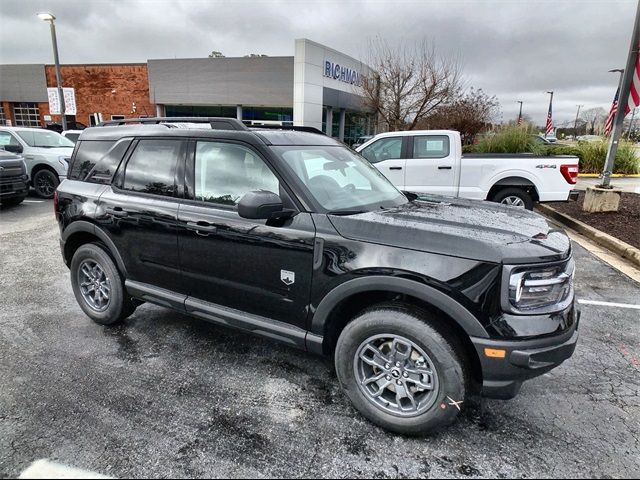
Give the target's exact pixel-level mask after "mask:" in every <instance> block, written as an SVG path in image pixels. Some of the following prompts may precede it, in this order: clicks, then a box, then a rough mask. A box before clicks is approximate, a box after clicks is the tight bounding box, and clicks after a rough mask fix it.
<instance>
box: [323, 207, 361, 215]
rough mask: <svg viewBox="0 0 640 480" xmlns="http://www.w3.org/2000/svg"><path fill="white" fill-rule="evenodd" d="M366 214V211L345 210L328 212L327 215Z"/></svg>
mask: <svg viewBox="0 0 640 480" xmlns="http://www.w3.org/2000/svg"><path fill="white" fill-rule="evenodd" d="M366 212H368V210H349V209H346V208H345V209H343V210H329V211H328V212H327V215H343V216H344V215H358V214H359V213H366Z"/></svg>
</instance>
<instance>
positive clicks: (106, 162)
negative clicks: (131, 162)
mask: <svg viewBox="0 0 640 480" xmlns="http://www.w3.org/2000/svg"><path fill="white" fill-rule="evenodd" d="M129 145H131V139H122V140H119V141H118V143H116V144H115V145H113V146H112V147H111V148H110V149H109V151H108V152H107V153H106V154H105V155H104V156H103V157H102V158H100V160H99V161H98V163H97V164H96V166H95V167H94V168H93V170H92V171H91V172H90V173H89V177H88V178H87V181H88V182H91V183H102V184H108V183H111V180H112V179H113V176H114V175H115V173H116V170H118V166H119V165H120V161H121V160H122V157H124V154H125V153H126V152H127V149H128V148H129Z"/></svg>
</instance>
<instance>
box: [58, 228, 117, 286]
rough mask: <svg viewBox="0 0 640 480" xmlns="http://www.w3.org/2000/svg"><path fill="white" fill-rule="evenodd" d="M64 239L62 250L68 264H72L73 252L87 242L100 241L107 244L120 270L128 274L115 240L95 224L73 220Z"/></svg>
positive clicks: (63, 236) (65, 231)
mask: <svg viewBox="0 0 640 480" xmlns="http://www.w3.org/2000/svg"><path fill="white" fill-rule="evenodd" d="M62 241H63V249H62V251H63V256H64V261H65V263H66V264H67V266H69V265H71V259H72V258H73V254H74V253H75V252H76V251H77V250H78V248H80V247H81V246H82V245H85V244H87V243H94V242H96V241H98V242H100V243H102V244H104V245H105V247H106V248H107V250H108V252H109V255H111V257H112V258H113V259H114V261H115V262H116V265H117V266H118V270H120V272H121V273H122V274H123V275H125V276H126V273H127V269H126V267H125V265H124V261H123V260H122V257H121V256H120V254H119V253H118V249H117V248H116V246H115V244H114V243H113V241H112V240H111V239H110V238H109V236H108V235H107V234H106V233H105V232H104V231H103V230H102V229H101V228H100V227H98V226H96V225H95V224H93V223H91V222H87V221H84V220H78V221H75V222H73V223H72V224H71V225H69V226H68V227H67V228H66V229H65V230H64V233H63V234H62Z"/></svg>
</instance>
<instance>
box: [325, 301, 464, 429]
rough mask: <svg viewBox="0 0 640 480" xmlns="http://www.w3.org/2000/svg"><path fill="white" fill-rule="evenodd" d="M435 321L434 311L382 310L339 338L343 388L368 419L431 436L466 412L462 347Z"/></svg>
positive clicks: (358, 321) (362, 317)
mask: <svg viewBox="0 0 640 480" xmlns="http://www.w3.org/2000/svg"><path fill="white" fill-rule="evenodd" d="M431 322H432V314H430V313H429V312H426V311H423V310H419V309H413V308H408V307H404V306H401V305H394V304H389V305H380V306H378V307H374V308H372V309H370V310H367V311H365V312H364V313H362V314H361V315H359V316H358V317H357V318H355V319H354V320H352V321H351V322H350V323H349V324H348V325H347V326H346V327H345V329H344V330H343V331H342V334H341V335H340V338H339V339H338V343H337V346H336V352H335V367H336V372H337V375H338V380H339V382H340V385H341V386H342V388H343V390H344V392H345V393H346V394H347V396H348V397H349V399H350V400H351V402H352V403H353V405H354V406H355V408H356V409H357V410H358V411H359V412H360V413H361V414H362V415H364V416H365V417H366V418H368V419H369V420H371V421H372V422H373V423H375V424H377V425H379V426H381V427H383V428H385V429H387V430H390V431H393V432H396V433H401V434H404V435H425V434H430V433H432V432H434V431H436V430H437V429H439V428H442V427H444V426H446V425H449V424H450V423H452V422H453V421H454V420H455V419H456V417H457V416H458V414H459V413H460V411H461V408H462V405H463V402H464V400H465V395H466V391H467V390H466V383H467V382H466V381H465V378H466V377H465V368H464V366H463V365H464V364H463V362H462V360H461V358H460V355H459V352H458V351H457V348H456V347H455V345H456V343H455V342H454V341H452V340H451V339H449V338H447V337H446V336H444V335H443V334H442V333H440V332H439V331H438V330H436V329H435V328H434V327H433V326H432V325H433V323H431Z"/></svg>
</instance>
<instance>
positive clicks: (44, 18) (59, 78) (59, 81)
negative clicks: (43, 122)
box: [37, 12, 67, 131]
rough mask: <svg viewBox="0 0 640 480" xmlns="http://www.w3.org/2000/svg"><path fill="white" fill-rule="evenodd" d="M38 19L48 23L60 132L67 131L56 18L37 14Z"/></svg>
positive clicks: (49, 14) (44, 13) (50, 15)
mask: <svg viewBox="0 0 640 480" xmlns="http://www.w3.org/2000/svg"><path fill="white" fill-rule="evenodd" d="M37 15H38V18H39V19H40V20H42V21H44V22H49V26H50V27H51V43H52V44H53V60H54V62H55V64H56V84H57V87H58V97H59V99H60V115H61V117H62V130H63V131H64V130H66V129H67V117H66V116H65V113H66V112H65V105H64V94H63V93H62V75H61V74H60V59H59V58H58V40H57V39H56V24H55V19H56V17H55V16H54V15H53V14H52V13H49V12H42V13H38V14H37Z"/></svg>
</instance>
